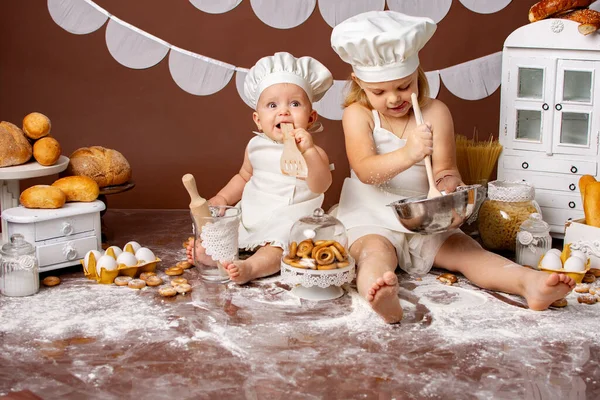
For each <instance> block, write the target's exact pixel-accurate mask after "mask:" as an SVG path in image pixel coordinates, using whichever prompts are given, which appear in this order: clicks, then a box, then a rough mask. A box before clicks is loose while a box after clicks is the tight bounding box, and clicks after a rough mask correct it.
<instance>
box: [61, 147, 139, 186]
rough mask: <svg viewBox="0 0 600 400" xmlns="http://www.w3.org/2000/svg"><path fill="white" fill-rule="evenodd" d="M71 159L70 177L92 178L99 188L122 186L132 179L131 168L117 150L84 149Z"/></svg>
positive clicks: (68, 171)
mask: <svg viewBox="0 0 600 400" xmlns="http://www.w3.org/2000/svg"><path fill="white" fill-rule="evenodd" d="M69 158H70V159H71V161H70V162H69V166H68V167H67V171H66V172H67V174H68V175H83V176H87V177H90V178H92V179H93V180H95V181H96V183H98V186H99V187H101V188H102V187H106V186H114V185H121V184H123V183H126V182H128V181H129V179H131V167H130V166H129V162H127V159H126V158H125V157H123V155H122V154H121V153H119V152H118V151H117V150H113V149H107V148H104V147H101V146H91V147H82V148H80V149H77V150H75V151H74V152H73V153H72V154H71V155H70V156H69Z"/></svg>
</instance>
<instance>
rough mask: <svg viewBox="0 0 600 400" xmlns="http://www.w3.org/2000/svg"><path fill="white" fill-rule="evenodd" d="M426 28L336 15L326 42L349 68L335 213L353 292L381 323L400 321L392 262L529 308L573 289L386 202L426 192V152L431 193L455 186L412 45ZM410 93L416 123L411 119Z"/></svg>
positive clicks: (395, 16)
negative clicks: (346, 168)
mask: <svg viewBox="0 0 600 400" xmlns="http://www.w3.org/2000/svg"><path fill="white" fill-rule="evenodd" d="M435 29H436V25H435V23H434V22H433V21H432V20H430V19H428V18H420V17H411V16H408V15H404V14H400V13H397V12H393V11H374V12H367V13H364V14H360V15H357V16H355V17H352V18H349V19H347V20H345V21H344V22H342V23H341V24H339V25H337V26H336V27H335V28H334V29H333V33H332V35H331V45H332V47H333V49H334V50H335V51H336V52H337V54H338V55H339V56H340V57H341V59H342V60H343V61H345V62H347V63H348V64H350V65H351V66H352V71H353V72H352V75H351V79H352V82H351V88H350V92H349V94H348V96H347V97H346V100H345V104H344V106H345V109H344V114H343V118H342V122H343V128H344V135H345V138H346V151H347V154H348V160H349V162H350V167H351V176H350V178H347V179H346V180H345V181H344V186H343V188H342V193H341V197H340V202H339V207H338V209H337V218H338V219H340V220H341V221H342V223H343V224H344V226H345V227H346V228H347V229H348V237H349V244H350V246H351V247H350V253H351V254H352V256H353V257H354V258H355V260H356V263H357V266H358V271H357V279H356V283H357V288H358V291H359V293H360V294H361V295H362V296H363V297H364V298H366V299H367V301H369V303H370V304H371V306H372V308H373V309H374V310H375V311H376V312H377V313H378V314H380V315H381V317H382V318H383V319H384V320H385V321H386V322H390V323H394V322H399V321H400V320H401V319H402V307H401V306H400V301H399V299H398V278H397V276H396V274H395V272H394V271H395V270H396V267H397V266H398V265H400V267H401V268H402V269H404V270H405V271H407V272H408V273H412V274H425V273H427V272H428V271H429V270H430V269H431V267H432V265H435V266H437V267H440V268H444V269H447V270H450V271H453V272H460V273H462V274H463V275H465V276H466V277H467V278H468V279H469V280H471V281H472V282H473V283H475V284H476V285H478V286H480V287H483V288H486V289H491V290H499V291H503V292H507V293H514V294H518V295H521V296H523V297H525V298H526V300H527V303H528V305H529V307H530V308H531V309H534V310H543V309H546V308H548V306H549V305H550V304H551V303H552V302H554V301H555V300H558V299H560V298H562V297H564V296H565V295H566V294H567V293H568V292H569V291H570V290H571V289H572V288H573V286H574V284H575V282H574V281H573V279H571V278H569V277H567V276H566V275H563V274H552V275H547V274H546V273H545V272H541V271H535V270H532V269H529V268H524V267H522V266H520V265H517V264H515V263H513V262H511V261H509V260H507V259H506V258H503V257H501V256H499V255H496V254H493V253H490V252H488V251H486V250H484V249H483V248H482V247H481V246H480V245H479V244H478V243H477V242H475V241H474V240H473V239H471V238H470V237H469V236H467V235H465V234H464V233H462V232H461V231H460V230H453V231H450V232H445V233H440V234H436V235H415V234H410V233H408V232H407V231H406V230H405V229H404V228H403V227H402V226H401V225H400V223H399V222H398V220H397V219H396V217H395V215H394V214H393V211H392V210H391V208H390V207H386V205H387V204H389V203H391V202H392V200H393V199H399V198H403V197H411V196H415V195H419V194H427V192H428V183H427V182H428V181H427V175H426V171H425V167H424V164H423V159H424V158H425V156H431V158H432V163H433V173H434V179H435V182H436V185H437V189H438V190H440V191H442V190H445V191H446V192H453V191H454V190H456V187H457V186H458V185H460V184H462V181H461V177H460V174H459V172H458V169H457V166H456V155H455V145H454V127H453V122H452V116H451V115H450V111H449V110H448V108H447V107H446V106H445V105H444V104H443V103H442V102H441V101H439V100H436V99H431V98H429V97H428V95H429V88H428V85H427V79H426V77H425V74H424V72H423V70H422V69H421V67H420V66H419V58H418V52H419V50H421V49H422V48H423V47H424V46H425V44H426V43H427V41H428V40H429V39H430V38H431V37H432V36H433V33H434V32H435ZM412 93H415V94H417V96H418V100H419V105H420V108H421V110H422V114H423V118H424V121H426V122H425V123H424V124H420V125H419V124H417V122H416V121H415V116H414V112H413V110H412V103H411V94H412Z"/></svg>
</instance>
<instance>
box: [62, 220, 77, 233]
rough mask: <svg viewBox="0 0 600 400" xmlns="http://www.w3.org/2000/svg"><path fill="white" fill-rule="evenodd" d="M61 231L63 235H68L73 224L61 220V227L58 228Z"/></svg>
mask: <svg viewBox="0 0 600 400" xmlns="http://www.w3.org/2000/svg"><path fill="white" fill-rule="evenodd" d="M60 230H61V232H62V234H63V235H65V236H69V235H72V234H73V231H74V229H73V225H71V224H70V223H68V222H63V224H62V227H61V228H60Z"/></svg>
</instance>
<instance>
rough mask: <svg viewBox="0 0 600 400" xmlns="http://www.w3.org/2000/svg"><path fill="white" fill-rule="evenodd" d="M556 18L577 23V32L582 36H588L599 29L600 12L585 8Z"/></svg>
mask: <svg viewBox="0 0 600 400" xmlns="http://www.w3.org/2000/svg"><path fill="white" fill-rule="evenodd" d="M558 17H559V18H562V19H568V20H571V21H575V22H579V26H578V27H577V30H578V31H579V33H581V34H582V35H589V34H590V33H594V32H596V31H597V30H598V29H599V28H600V12H598V11H596V10H590V9H587V8H585V9H582V10H575V11H571V12H568V13H566V14H564V15H560V16H558Z"/></svg>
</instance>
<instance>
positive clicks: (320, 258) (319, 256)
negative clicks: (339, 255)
mask: <svg viewBox="0 0 600 400" xmlns="http://www.w3.org/2000/svg"><path fill="white" fill-rule="evenodd" d="M315 260H316V261H317V264H319V265H327V264H331V263H333V261H334V260H335V256H334V255H333V251H331V249H330V248H329V247H321V248H320V249H319V250H317V252H316V254H315Z"/></svg>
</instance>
